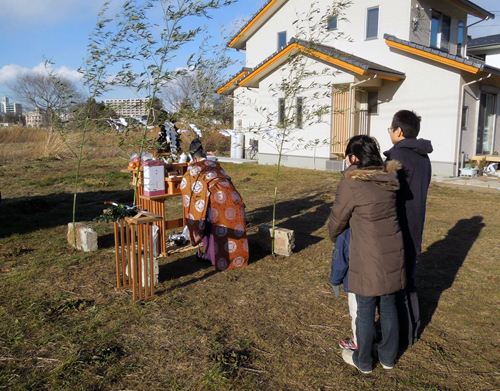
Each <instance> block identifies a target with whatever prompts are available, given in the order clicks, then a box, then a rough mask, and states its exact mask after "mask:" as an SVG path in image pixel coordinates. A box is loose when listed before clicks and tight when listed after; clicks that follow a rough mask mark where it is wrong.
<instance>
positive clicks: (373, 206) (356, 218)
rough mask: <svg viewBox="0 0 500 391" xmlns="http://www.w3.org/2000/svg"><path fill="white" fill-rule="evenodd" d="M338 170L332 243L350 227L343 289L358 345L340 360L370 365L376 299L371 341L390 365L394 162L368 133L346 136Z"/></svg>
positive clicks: (365, 368)
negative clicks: (350, 301)
mask: <svg viewBox="0 0 500 391" xmlns="http://www.w3.org/2000/svg"><path fill="white" fill-rule="evenodd" d="M346 156H347V159H349V162H350V163H351V166H350V167H349V168H348V169H347V170H346V171H345V172H344V176H345V177H344V178H343V179H342V180H341V181H340V183H339V186H338V189H337V196H336V198H335V202H334V203H333V208H332V211H331V214H330V222H329V231H330V238H331V240H332V241H333V242H335V241H336V239H337V236H338V235H340V234H341V233H342V231H343V230H344V229H345V228H346V227H348V226H350V228H351V243H350V246H349V258H350V259H349V276H348V278H349V290H350V291H351V292H353V293H354V294H355V295H356V302H357V317H356V339H357V342H358V350H356V351H352V350H344V351H343V352H342V357H343V358H344V360H345V361H346V362H347V363H349V364H351V365H354V366H355V367H356V368H358V369H359V370H360V371H361V372H363V373H370V372H371V371H372V369H373V365H374V358H375V357H373V356H372V348H373V345H374V343H375V336H376V330H375V310H376V307H377V302H379V303H380V309H379V312H380V323H381V327H382V340H381V341H380V342H379V343H378V345H377V349H376V351H377V354H378V359H379V360H380V362H381V364H382V367H383V368H385V369H392V368H393V367H394V360H395V359H396V355H397V350H398V342H399V325H398V315H397V310H396V302H395V293H396V292H398V291H399V290H401V289H403V288H404V287H405V285H406V274H405V270H404V250H403V237H402V234H401V230H400V228H399V224H398V220H397V215H396V190H398V189H399V182H398V179H397V170H398V169H399V168H400V167H401V166H400V165H399V163H398V162H397V161H391V162H388V163H387V165H384V163H383V161H382V158H381V157H380V152H379V147H378V143H377V141H376V140H375V139H374V138H372V137H369V136H364V135H361V136H354V137H353V138H351V139H350V141H349V143H348V145H347V148H346Z"/></svg>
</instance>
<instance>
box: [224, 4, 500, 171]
mask: <svg viewBox="0 0 500 391" xmlns="http://www.w3.org/2000/svg"><path fill="white" fill-rule="evenodd" d="M336 3H338V2H334V3H333V4H332V2H331V0H319V1H316V2H315V3H313V5H312V8H310V6H311V3H309V2H304V1H301V0H270V1H269V2H268V3H267V4H266V5H265V6H264V7H263V8H262V9H260V10H259V11H258V12H257V13H256V14H255V15H254V16H253V17H252V18H251V19H250V21H249V22H248V23H247V24H246V25H245V26H243V28H242V29H241V30H240V31H239V32H238V33H237V34H236V35H235V36H234V37H233V38H232V40H231V41H230V42H229V44H228V45H229V46H230V47H232V48H234V49H237V50H244V51H245V53H246V66H245V68H243V69H242V71H241V72H239V73H238V74H237V75H235V76H234V77H232V78H231V79H230V80H228V81H227V83H225V85H224V86H222V87H221V88H220V89H219V91H218V92H219V93H220V94H233V96H234V98H235V108H234V112H235V114H234V123H235V127H236V128H237V129H238V128H239V129H242V130H243V131H247V130H248V129H252V128H253V129H255V128H259V127H260V128H265V127H266V126H268V125H269V116H267V117H266V116H265V115H264V113H273V115H274V116H275V118H274V119H273V121H274V125H277V124H279V121H280V118H279V117H280V115H282V113H283V109H284V107H283V106H284V104H285V103H284V101H283V97H280V96H279V92H278V93H275V92H273V91H272V87H273V86H274V85H276V84H277V83H279V82H280V81H281V80H282V79H283V77H284V75H285V73H286V71H287V67H288V65H287V64H288V62H287V61H288V60H289V56H291V55H292V54H294V53H298V52H300V53H303V55H304V56H307V58H308V59H311V61H310V65H309V66H308V70H310V71H312V70H317V71H318V75H317V76H316V81H317V85H316V91H315V92H313V91H311V92H310V93H308V92H307V91H306V92H304V94H303V96H300V97H296V98H300V100H296V102H295V103H291V104H292V105H295V106H296V108H295V110H299V111H300V112H302V110H305V108H306V107H308V106H310V107H312V106H314V105H318V104H324V103H325V102H326V103H327V104H328V105H329V106H330V107H331V110H330V113H329V114H325V115H323V116H321V117H320V118H319V119H321V121H320V122H318V123H316V124H313V125H308V126H302V127H301V126H297V129H296V132H295V133H294V134H295V135H298V137H300V138H302V139H304V140H305V141H306V142H307V141H308V140H309V141H310V140H314V139H322V140H323V139H327V140H328V141H329V144H328V145H322V144H318V145H316V146H315V147H314V148H308V149H293V148H289V149H287V150H286V152H285V156H284V159H283V164H285V165H288V166H293V167H302V168H315V169H321V170H335V171H336V170H340V169H342V161H341V159H342V158H343V155H342V153H343V151H344V148H345V142H346V140H347V139H348V138H349V137H351V136H353V135H356V134H369V135H371V136H374V137H376V138H377V140H379V142H380V145H381V150H382V151H384V150H387V149H389V148H390V147H391V146H392V145H391V142H390V139H389V136H388V134H387V128H388V127H389V126H390V125H391V119H392V116H393V115H394V113H395V112H396V111H398V110H401V109H409V110H413V111H415V112H416V113H417V114H418V115H420V116H421V117H422V126H421V131H420V135H419V137H422V138H426V139H430V140H431V141H432V143H433V146H434V152H433V153H432V155H431V160H432V164H433V172H434V173H435V174H439V175H456V174H457V173H458V168H459V167H460V166H461V165H462V164H463V161H464V159H465V158H466V157H467V156H469V157H472V156H474V155H489V154H492V153H493V152H494V151H497V150H500V138H499V137H496V136H497V132H498V127H499V126H500V125H498V124H497V120H496V119H497V116H498V113H500V102H499V99H498V93H499V92H500V69H498V68H496V67H493V66H491V65H489V64H486V63H485V62H484V61H481V60H479V59H475V58H468V57H467V56H466V37H467V26H466V21H467V16H468V15H473V16H475V17H478V18H480V19H483V20H486V19H489V18H494V15H493V14H492V13H490V12H488V11H486V10H484V9H482V8H481V7H479V6H477V5H476V4H474V3H472V2H470V1H468V0H432V1H431V0H427V1H426V0H377V1H374V0H356V1H354V2H353V3H352V4H351V5H350V6H349V7H347V8H345V9H341V10H339V11H337V10H338V8H337V7H336ZM344 3H345V2H344ZM311 11H312V12H311ZM324 15H327V16H328V17H327V23H326V24H325V25H324V26H322V28H323V30H322V31H321V32H320V34H319V35H316V36H319V37H320V41H321V42H320V44H318V43H317V42H316V43H315V44H314V45H313V46H310V45H308V42H310V41H308V39H307V38H305V39H304V35H303V34H301V32H303V31H304V30H303V28H304V25H306V26H308V25H314V22H315V21H318V20H319V18H320V17H321V16H324ZM306 19H307V20H306ZM339 33H342V34H344V37H343V38H342V37H341V38H339ZM347 37H349V39H346V38H347ZM325 67H326V68H329V69H330V70H332V71H334V72H335V74H334V75H331V74H330V75H327V74H324V73H323V70H324V69H325ZM321 86H324V87H323V91H321V89H322V87H321ZM318 92H319V93H318ZM289 104H290V103H289ZM265 121H267V124H266V123H265ZM253 138H255V136H253V135H251V134H250V133H247V137H246V141H245V143H246V144H247V145H248V143H249V141H250V139H253ZM276 162H277V150H276V146H275V144H274V143H273V142H271V140H270V139H269V137H266V136H262V135H261V136H260V138H259V163H262V164H275V163H276Z"/></svg>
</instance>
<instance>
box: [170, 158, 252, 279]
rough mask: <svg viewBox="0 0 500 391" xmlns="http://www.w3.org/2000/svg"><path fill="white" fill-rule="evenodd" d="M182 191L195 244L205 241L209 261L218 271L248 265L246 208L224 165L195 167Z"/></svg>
mask: <svg viewBox="0 0 500 391" xmlns="http://www.w3.org/2000/svg"><path fill="white" fill-rule="evenodd" d="M180 188H181V191H182V201H183V204H184V217H185V218H186V221H187V226H188V229H189V236H190V239H191V243H193V244H195V245H196V244H200V243H201V241H202V239H203V238H204V240H203V244H204V245H205V246H207V245H208V246H209V247H210V249H209V251H207V248H205V257H207V256H208V259H210V260H211V261H212V265H215V269H216V270H218V271H220V270H225V269H231V268H235V267H241V266H246V265H248V258H249V253H248V240H247V235H246V222H247V221H248V219H247V216H246V213H245V204H244V203H243V200H242V198H241V196H240V193H238V191H237V190H236V188H235V187H234V185H233V183H232V182H231V178H230V177H229V175H227V174H226V172H224V170H223V169H222V167H221V166H220V164H219V163H216V162H213V161H211V160H206V159H205V160H202V161H199V162H197V163H194V164H192V165H191V166H190V167H189V168H188V172H187V173H186V174H185V175H184V177H183V178H182V182H181V185H180ZM195 233H196V234H197V235H195Z"/></svg>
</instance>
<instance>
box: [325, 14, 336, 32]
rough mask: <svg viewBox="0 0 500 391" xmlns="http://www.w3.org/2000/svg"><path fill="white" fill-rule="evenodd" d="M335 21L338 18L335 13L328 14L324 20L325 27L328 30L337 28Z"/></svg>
mask: <svg viewBox="0 0 500 391" xmlns="http://www.w3.org/2000/svg"><path fill="white" fill-rule="evenodd" d="M337 21H338V18H337V15H332V16H329V17H328V19H327V20H326V23H327V24H326V28H327V29H328V31H331V30H337V28H338V27H337Z"/></svg>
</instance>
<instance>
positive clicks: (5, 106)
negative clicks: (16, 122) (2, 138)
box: [0, 96, 23, 115]
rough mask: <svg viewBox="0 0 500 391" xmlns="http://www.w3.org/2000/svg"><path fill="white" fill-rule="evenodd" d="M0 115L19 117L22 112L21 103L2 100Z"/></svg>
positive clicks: (5, 98) (6, 99)
mask: <svg viewBox="0 0 500 391" xmlns="http://www.w3.org/2000/svg"><path fill="white" fill-rule="evenodd" d="M0 112H1V113H2V114H14V115H21V114H22V112H23V105H22V104H21V103H14V102H10V100H9V98H7V97H5V96H4V97H3V98H2V105H1V108H0Z"/></svg>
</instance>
